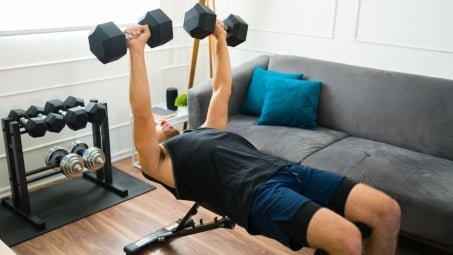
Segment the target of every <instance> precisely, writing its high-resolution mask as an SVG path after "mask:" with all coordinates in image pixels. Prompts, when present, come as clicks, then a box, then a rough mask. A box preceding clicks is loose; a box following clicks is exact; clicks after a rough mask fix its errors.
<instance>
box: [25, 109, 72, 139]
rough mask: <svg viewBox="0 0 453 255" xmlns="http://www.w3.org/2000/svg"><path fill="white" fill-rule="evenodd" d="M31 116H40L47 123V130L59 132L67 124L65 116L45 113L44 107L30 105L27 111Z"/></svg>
mask: <svg viewBox="0 0 453 255" xmlns="http://www.w3.org/2000/svg"><path fill="white" fill-rule="evenodd" d="M25 113H26V114H27V116H29V117H38V118H41V119H43V120H44V123H46V126H47V130H48V131H50V132H54V133H59V132H60V131H61V130H62V129H63V128H64V126H65V121H64V119H63V116H61V115H60V114H56V113H49V114H47V115H45V111H44V108H42V107H39V106H36V105H32V106H30V107H28V109H27V111H26V112H25Z"/></svg>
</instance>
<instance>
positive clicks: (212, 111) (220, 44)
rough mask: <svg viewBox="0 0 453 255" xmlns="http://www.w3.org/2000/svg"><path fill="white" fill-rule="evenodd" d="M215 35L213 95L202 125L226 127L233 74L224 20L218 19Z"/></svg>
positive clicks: (218, 127)
mask: <svg viewBox="0 0 453 255" xmlns="http://www.w3.org/2000/svg"><path fill="white" fill-rule="evenodd" d="M213 36H214V37H215V38H216V39H217V42H216V46H215V61H214V63H215V72H214V78H213V81H212V97H211V101H210V103H209V108H208V113H207V117H206V121H205V123H204V124H203V125H202V127H210V128H217V129H222V130H223V129H226V128H227V123H228V103H229V101H230V95H231V86H232V76H231V64H230V56H229V53H228V45H227V42H226V31H225V29H224V28H223V22H222V21H219V20H218V21H217V22H216V27H215V29H214V33H213Z"/></svg>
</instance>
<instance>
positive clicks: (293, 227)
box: [277, 201, 321, 251]
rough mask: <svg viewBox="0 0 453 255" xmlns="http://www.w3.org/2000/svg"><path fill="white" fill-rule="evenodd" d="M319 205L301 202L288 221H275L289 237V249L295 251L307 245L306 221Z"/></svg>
mask: <svg viewBox="0 0 453 255" xmlns="http://www.w3.org/2000/svg"><path fill="white" fill-rule="evenodd" d="M320 208H321V207H320V206H319V205H318V204H316V203H315V202H311V201H309V202H307V203H305V204H303V205H302V206H301V207H300V208H299V209H298V210H297V212H296V213H295V214H294V216H293V218H292V219H291V220H290V221H280V222H277V223H278V225H279V226H280V228H282V230H283V232H285V233H286V234H287V235H288V237H289V239H290V246H289V248H291V250H293V251H297V250H300V249H301V248H302V247H304V246H308V242H307V230H308V223H310V220H311V218H312V217H313V215H314V214H315V212H316V211H318V210H319V209H320Z"/></svg>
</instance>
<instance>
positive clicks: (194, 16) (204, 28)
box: [183, 3, 217, 39]
mask: <svg viewBox="0 0 453 255" xmlns="http://www.w3.org/2000/svg"><path fill="white" fill-rule="evenodd" d="M216 19H217V15H216V14H215V13H214V12H213V11H212V10H211V9H209V7H207V6H206V5H202V4H199V3H197V4H195V6H194V7H192V8H191V9H190V10H188V11H187V12H186V13H185V15H184V25H183V27H184V30H186V32H187V33H189V35H190V36H192V37H193V38H197V39H203V38H205V37H206V36H208V35H210V34H212V33H213V32H214V27H215V23H216Z"/></svg>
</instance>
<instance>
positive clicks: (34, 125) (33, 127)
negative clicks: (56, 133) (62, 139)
mask: <svg viewBox="0 0 453 255" xmlns="http://www.w3.org/2000/svg"><path fill="white" fill-rule="evenodd" d="M8 118H10V119H12V120H14V121H17V122H19V123H20V124H21V125H22V127H23V128H24V129H25V130H26V131H27V133H28V134H29V135H30V136H31V137H41V136H44V135H45V134H46V131H47V126H46V123H45V122H44V120H43V119H41V118H39V117H33V118H28V116H27V113H26V112H25V111H24V110H22V109H14V110H11V111H10V112H9V114H8Z"/></svg>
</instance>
